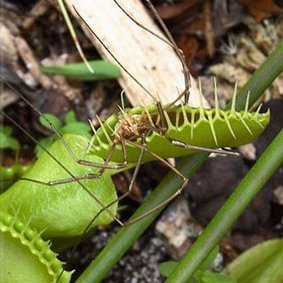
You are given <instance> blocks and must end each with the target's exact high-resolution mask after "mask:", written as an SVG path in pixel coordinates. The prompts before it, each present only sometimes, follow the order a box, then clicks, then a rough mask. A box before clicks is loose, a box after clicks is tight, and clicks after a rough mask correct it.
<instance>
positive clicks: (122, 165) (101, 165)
mask: <svg viewBox="0 0 283 283" xmlns="http://www.w3.org/2000/svg"><path fill="white" fill-rule="evenodd" d="M0 79H1V80H2V81H3V82H4V83H5V84H6V85H7V86H8V87H10V88H11V89H12V90H13V92H14V93H15V94H16V95H17V96H18V97H19V98H21V99H22V100H23V101H24V102H25V103H26V104H27V105H28V106H30V107H31V108H32V109H33V111H35V112H36V113H37V114H38V115H39V116H41V117H42V118H43V119H44V120H45V122H46V123H47V124H48V125H49V127H50V129H51V130H52V131H53V132H54V134H55V135H56V136H57V137H58V139H59V140H60V141H61V142H62V144H63V145H64V147H65V148H66V150H67V151H68V153H69V154H70V156H71V157H72V159H73V160H74V161H75V162H77V163H78V164H81V165H86V166H93V167H97V168H105V169H106V168H107V169H117V170H118V169H122V168H125V167H127V165H128V164H127V160H125V159H124V160H123V162H122V163H116V164H105V163H97V162H91V161H87V160H80V159H78V158H77V156H76V155H75V153H74V152H73V151H72V150H71V148H70V147H69V145H68V144H67V143H66V141H65V140H64V139H63V137H62V136H61V135H60V133H59V132H58V130H57V128H56V127H55V126H54V125H53V124H52V123H51V122H50V121H49V119H48V118H47V117H45V116H44V114H43V113H42V112H41V111H39V110H38V109H36V108H35V107H34V106H33V105H32V104H31V103H30V102H29V101H28V100H27V99H26V98H25V97H23V96H22V95H21V94H20V93H19V92H18V91H17V90H16V89H15V88H14V87H13V86H12V85H10V84H9V83H7V82H5V81H4V78H3V77H2V76H1V75H0ZM111 150H114V149H112V148H111ZM122 150H124V148H123V147H122ZM111 154H112V153H111Z"/></svg>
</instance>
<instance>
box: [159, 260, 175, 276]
mask: <svg viewBox="0 0 283 283" xmlns="http://www.w3.org/2000/svg"><path fill="white" fill-rule="evenodd" d="M177 264H178V262H177V261H173V260H171V261H166V262H162V263H161V264H160V265H159V272H160V273H161V274H162V275H163V276H165V277H168V276H169V275H170V273H171V272H172V271H173V270H174V268H175V267H176V266H177Z"/></svg>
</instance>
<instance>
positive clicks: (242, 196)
mask: <svg viewBox="0 0 283 283" xmlns="http://www.w3.org/2000/svg"><path fill="white" fill-rule="evenodd" d="M282 163H283V130H281V131H280V132H279V134H278V135H277V136H276V138H275V139H274V140H273V142H272V143H271V144H270V145H269V146H268V148H267V149H266V150H265V151H264V153H263V154H262V155H261V157H260V158H259V159H258V161H257V162H256V164H255V165H254V166H253V167H252V169H251V170H250V171H249V173H248V174H247V175H246V177H245V178H244V179H243V180H242V181H241V183H240V184H239V185H238V187H237V189H236V190H235V191H234V192H233V193H232V195H231V196H230V197H229V198H228V200H227V201H226V202H225V204H224V205H223V206H222V208H221V209H220V210H219V211H218V212H217V214H216V215H215V216H214V218H213V219H212V220H211V221H210V223H209V224H208V226H207V227H206V228H205V230H204V231H203V232H202V234H201V235H200V236H199V238H198V239H197V241H196V242H195V243H194V245H193V246H192V247H191V249H190V250H189V252H188V253H187V254H186V255H185V256H184V257H183V259H182V260H181V262H180V263H179V264H178V266H177V267H176V268H175V269H174V270H173V271H172V273H171V275H170V276H169V277H168V279H167V280H166V282H168V283H173V282H174V283H186V282H189V280H190V279H191V278H192V276H193V275H194V273H195V272H196V271H197V269H198V267H199V265H200V264H201V263H202V261H203V260H204V259H205V258H206V256H207V255H208V254H209V253H210V252H211V251H212V249H213V248H214V247H215V245H216V244H217V243H219V241H220V240H221V239H222V238H223V237H224V236H225V234H226V233H227V232H228V231H229V229H230V228H231V227H232V225H233V224H234V222H235V221H236V220H237V218H238V217H239V216H240V215H241V214H242V213H243V212H244V210H245V209H246V208H247V206H248V205H249V203H250V202H251V201H252V199H253V198H254V197H255V196H256V195H257V193H258V192H259V191H260V189H261V188H262V187H263V186H264V184H265V183H266V182H267V181H268V179H269V178H270V177H271V176H272V174H273V173H274V172H275V171H276V170H277V168H278V167H279V166H280V165H281V164H282Z"/></svg>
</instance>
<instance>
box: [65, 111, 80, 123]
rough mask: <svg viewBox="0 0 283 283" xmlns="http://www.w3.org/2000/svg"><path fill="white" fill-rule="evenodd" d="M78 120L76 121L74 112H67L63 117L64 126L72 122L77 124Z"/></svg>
mask: <svg viewBox="0 0 283 283" xmlns="http://www.w3.org/2000/svg"><path fill="white" fill-rule="evenodd" d="M77 121H78V120H77V119H76V114H75V112H74V111H69V112H68V113H66V115H65V122H66V124H71V123H74V122H77Z"/></svg>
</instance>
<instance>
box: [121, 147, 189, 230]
mask: <svg viewBox="0 0 283 283" xmlns="http://www.w3.org/2000/svg"><path fill="white" fill-rule="evenodd" d="M127 143H129V144H131V145H132V146H136V147H138V148H140V149H144V151H145V152H146V153H148V154H150V155H152V156H153V157H155V158H156V159H157V160H160V161H161V162H162V163H163V164H165V165H166V166H167V167H169V168H170V169H171V170H173V171H174V172H175V173H176V174H177V175H178V176H179V177H180V178H181V179H182V180H183V182H182V185H181V186H180V189H179V190H178V191H177V192H175V193H174V194H173V195H172V196H170V197H169V198H167V199H166V200H164V201H163V202H161V203H160V204H158V205H157V206H155V207H153V208H152V209H150V210H149V211H147V212H146V213H144V214H142V215H140V216H138V217H136V218H134V219H131V220H128V221H127V222H126V223H125V225H131V224H133V223H135V222H137V221H139V220H141V219H143V218H144V217H146V216H148V215H149V214H151V213H153V212H154V211H156V210H158V209H159V208H161V207H163V206H165V205H166V204H167V203H169V202H171V201H172V200H173V199H175V198H176V197H177V196H178V195H180V194H181V193H182V191H183V189H184V187H185V186H186V184H187V183H188V181H189V179H188V178H187V177H186V176H185V175H183V174H182V173H181V172H180V171H179V170H178V169H176V168H175V167H174V166H173V165H171V164H170V163H169V162H167V161H166V160H165V159H163V158H161V157H160V156H159V155H157V154H155V153H154V152H152V151H150V150H149V149H147V148H146V143H143V144H142V145H139V144H136V143H134V142H131V141H127Z"/></svg>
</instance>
